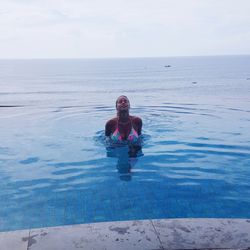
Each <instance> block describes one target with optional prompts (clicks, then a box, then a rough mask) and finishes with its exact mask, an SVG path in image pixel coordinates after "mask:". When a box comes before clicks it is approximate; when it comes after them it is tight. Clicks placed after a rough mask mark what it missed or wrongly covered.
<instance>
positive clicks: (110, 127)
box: [105, 119, 116, 136]
mask: <svg viewBox="0 0 250 250" xmlns="http://www.w3.org/2000/svg"><path fill="white" fill-rule="evenodd" d="M115 125H116V122H115V121H114V119H112V120H109V121H107V122H106V125H105V136H110V135H111V134H112V133H113V131H114V126H115Z"/></svg>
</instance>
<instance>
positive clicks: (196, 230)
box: [0, 219, 250, 250]
mask: <svg viewBox="0 0 250 250" xmlns="http://www.w3.org/2000/svg"><path fill="white" fill-rule="evenodd" d="M0 249H1V250H38V249H39V250H79V249H84V250H89V249H91V250H104V249H107V250H109V249H110V250H120V249H122V250H134V249H136V250H137V249H138V250H139V249H140V250H147V249H148V250H159V249H167V250H173V249H176V250H177V249H178V250H180V249H203V250H205V249H206V250H207V249H216V250H218V249H249V250H250V220H248V219H159V220H138V221H117V222H101V223H92V224H81V225H71V226H60V227H48V228H40V229H30V230H20V231H11V232H2V233H0Z"/></svg>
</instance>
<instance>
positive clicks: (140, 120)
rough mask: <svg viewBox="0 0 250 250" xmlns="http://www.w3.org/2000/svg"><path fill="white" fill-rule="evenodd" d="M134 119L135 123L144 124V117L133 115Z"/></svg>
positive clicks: (132, 118)
mask: <svg viewBox="0 0 250 250" xmlns="http://www.w3.org/2000/svg"><path fill="white" fill-rule="evenodd" d="M130 119H131V120H132V122H133V123H135V124H138V125H142V119H141V118H140V117H138V116H131V118H130Z"/></svg>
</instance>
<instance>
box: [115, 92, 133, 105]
mask: <svg viewBox="0 0 250 250" xmlns="http://www.w3.org/2000/svg"><path fill="white" fill-rule="evenodd" d="M121 97H125V98H126V99H127V100H128V102H129V105H130V101H129V99H128V97H127V96H125V95H120V96H119V97H118V98H117V99H116V102H115V106H116V107H117V103H118V100H119V98H121Z"/></svg>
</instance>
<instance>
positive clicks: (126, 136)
mask: <svg viewBox="0 0 250 250" xmlns="http://www.w3.org/2000/svg"><path fill="white" fill-rule="evenodd" d="M129 109H130V103H129V100H128V98H127V97H126V96H124V95H122V96H119V97H118V99H117V100H116V110H117V116H116V117H114V118H113V119H111V120H109V121H107V123H106V126H105V135H106V136H108V137H109V138H110V139H111V140H112V142H114V143H119V142H124V141H127V142H129V143H130V144H136V143H137V142H138V139H139V135H141V129H142V120H141V118H139V117H137V116H131V115H129Z"/></svg>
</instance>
